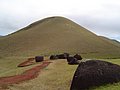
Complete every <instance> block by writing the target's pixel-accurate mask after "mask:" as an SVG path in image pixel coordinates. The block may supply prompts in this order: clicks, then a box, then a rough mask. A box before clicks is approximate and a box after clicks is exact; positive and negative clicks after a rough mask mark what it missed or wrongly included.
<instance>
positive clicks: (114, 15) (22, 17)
mask: <svg viewBox="0 0 120 90" xmlns="http://www.w3.org/2000/svg"><path fill="white" fill-rule="evenodd" d="M48 16H63V17H67V18H69V19H71V20H73V21H75V22H77V23H78V24H80V25H82V26H84V27H85V28H87V29H88V30H90V31H92V32H94V33H96V34H98V35H103V36H107V37H109V38H114V39H117V40H119V41H120V0H0V35H7V34H9V33H12V32H15V31H17V30H19V29H20V28H23V27H25V26H27V25H29V24H30V23H33V22H34V21H37V20H40V19H43V18H45V17H48Z"/></svg>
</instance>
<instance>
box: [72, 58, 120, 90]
mask: <svg viewBox="0 0 120 90" xmlns="http://www.w3.org/2000/svg"><path fill="white" fill-rule="evenodd" d="M119 81H120V66H119V65H117V64H112V63H110V62H106V61H101V60H89V61H86V62H81V63H80V64H79V66H78V68H77V69H76V72H75V74H74V77H73V80H72V84H71V87H70V90H86V89H89V88H91V87H94V86H100V85H104V84H110V83H116V82H119Z"/></svg>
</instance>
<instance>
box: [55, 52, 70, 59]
mask: <svg viewBox="0 0 120 90" xmlns="http://www.w3.org/2000/svg"><path fill="white" fill-rule="evenodd" d="M56 57H58V59H67V57H69V54H68V53H63V54H59V55H56Z"/></svg>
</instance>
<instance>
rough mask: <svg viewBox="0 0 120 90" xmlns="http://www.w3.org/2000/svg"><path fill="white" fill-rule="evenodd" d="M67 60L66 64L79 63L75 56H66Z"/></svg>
mask: <svg viewBox="0 0 120 90" xmlns="http://www.w3.org/2000/svg"><path fill="white" fill-rule="evenodd" d="M67 61H68V64H70V65H76V64H79V62H78V60H77V59H76V58H74V57H68V58H67Z"/></svg>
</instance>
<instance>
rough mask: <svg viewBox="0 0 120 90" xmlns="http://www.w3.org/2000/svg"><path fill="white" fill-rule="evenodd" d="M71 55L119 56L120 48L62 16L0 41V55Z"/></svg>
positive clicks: (31, 26)
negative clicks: (66, 53)
mask: <svg viewBox="0 0 120 90" xmlns="http://www.w3.org/2000/svg"><path fill="white" fill-rule="evenodd" d="M62 52H68V53H71V54H74V53H81V54H83V56H92V57H95V56H97V57H98V56H99V57H110V56H112V57H113V56H115V57H118V56H120V48H119V47H117V46H116V45H114V44H111V43H110V42H108V41H106V40H104V39H101V38H100V37H98V36H97V35H95V34H94V33H92V32H90V31H88V30H86V29H85V28H83V27H82V26H80V25H78V24H76V23H74V22H73V21H71V20H68V19H66V18H63V17H49V18H45V19H43V20H40V21H37V22H35V23H33V24H31V25H29V26H27V27H25V28H23V29H21V30H19V31H17V32H15V33H12V34H10V35H8V36H5V37H3V38H0V55H1V56H3V55H4V56H6V55H7V56H34V55H39V54H43V55H49V54H54V53H62Z"/></svg>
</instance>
